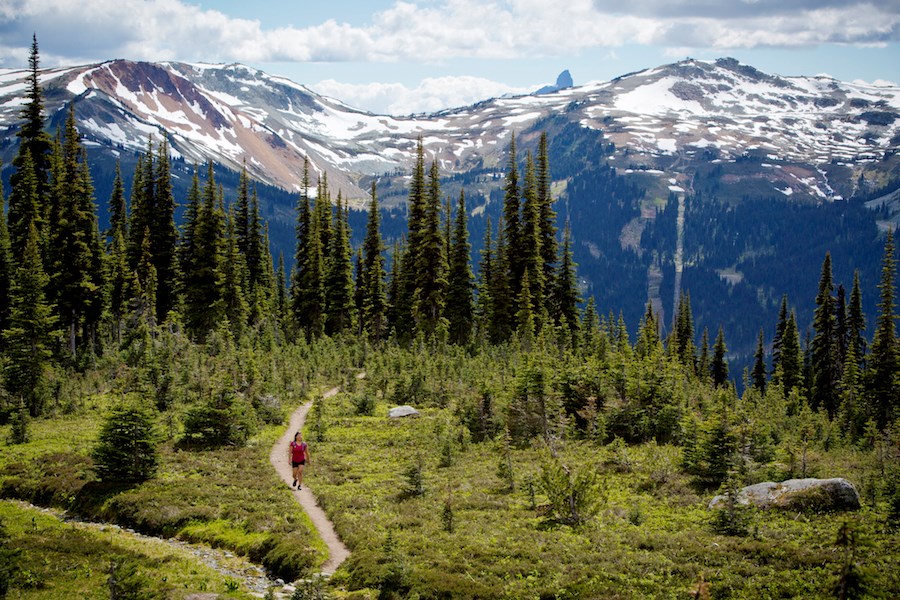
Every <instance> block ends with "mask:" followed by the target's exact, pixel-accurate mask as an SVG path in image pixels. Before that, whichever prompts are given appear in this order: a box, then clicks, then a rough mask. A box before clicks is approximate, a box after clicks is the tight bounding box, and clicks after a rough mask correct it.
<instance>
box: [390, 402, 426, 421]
mask: <svg viewBox="0 0 900 600" xmlns="http://www.w3.org/2000/svg"><path fill="white" fill-rule="evenodd" d="M418 416H419V411H417V410H416V409H414V408H413V407H412V406H409V405H406V404H404V405H403V406H396V407H394V408H392V409H390V410H389V411H388V417H390V418H392V419H397V418H399V417H418Z"/></svg>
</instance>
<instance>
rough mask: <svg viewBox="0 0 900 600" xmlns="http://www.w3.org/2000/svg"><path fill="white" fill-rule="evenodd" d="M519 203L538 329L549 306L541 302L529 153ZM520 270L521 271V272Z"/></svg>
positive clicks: (533, 176) (533, 178) (541, 279)
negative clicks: (520, 202) (520, 201)
mask: <svg viewBox="0 0 900 600" xmlns="http://www.w3.org/2000/svg"><path fill="white" fill-rule="evenodd" d="M523 199H524V201H523V203H522V215H521V216H522V221H521V223H522V230H521V235H522V237H521V240H522V249H521V256H522V263H523V264H524V266H525V269H526V270H527V271H528V277H529V280H528V288H529V291H530V295H531V298H532V302H531V310H532V313H533V315H534V318H535V324H536V327H537V328H538V329H540V327H541V325H542V324H543V321H544V316H545V315H547V316H549V313H550V308H549V307H548V306H546V305H545V303H544V300H545V297H546V293H545V288H546V282H545V281H544V255H543V251H542V248H541V206H540V199H539V197H538V182H537V175H536V173H535V166H534V159H533V158H532V155H531V153H530V152H529V153H528V155H527V157H526V160H525V182H524V186H523ZM523 273H524V271H523Z"/></svg>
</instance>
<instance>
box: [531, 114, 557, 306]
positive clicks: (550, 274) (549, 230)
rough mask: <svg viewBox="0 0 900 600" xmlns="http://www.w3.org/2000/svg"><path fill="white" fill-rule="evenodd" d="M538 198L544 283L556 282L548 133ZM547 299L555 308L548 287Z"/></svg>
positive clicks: (539, 165) (539, 166) (540, 153)
mask: <svg viewBox="0 0 900 600" xmlns="http://www.w3.org/2000/svg"><path fill="white" fill-rule="evenodd" d="M536 168H537V197H538V206H539V207H540V209H539V212H540V238H541V255H542V257H543V261H544V282H545V285H549V282H552V281H555V280H556V279H557V277H556V264H557V262H556V261H557V253H558V244H557V243H556V212H555V211H554V210H553V198H552V196H551V194H550V183H551V179H552V178H551V175H550V150H549V148H548V142H547V132H546V131H544V132H542V133H541V139H540V142H539V143H538V154H537V166H536ZM545 293H546V295H547V297H546V298H545V299H544V305H545V306H548V307H552V306H553V298H552V295H553V293H554V292H553V289H552V288H551V287H548V289H547V290H546V291H545Z"/></svg>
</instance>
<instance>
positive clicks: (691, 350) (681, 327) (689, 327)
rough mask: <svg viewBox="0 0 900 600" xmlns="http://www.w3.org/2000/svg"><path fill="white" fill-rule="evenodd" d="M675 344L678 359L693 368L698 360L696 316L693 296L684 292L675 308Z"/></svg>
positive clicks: (673, 330)
mask: <svg viewBox="0 0 900 600" xmlns="http://www.w3.org/2000/svg"><path fill="white" fill-rule="evenodd" d="M672 333H673V339H672V342H674V344H675V348H674V354H675V356H676V357H677V358H678V361H679V362H680V363H681V364H683V365H684V366H686V367H688V368H689V369H691V370H693V368H694V361H695V360H696V358H697V357H696V356H695V352H696V348H695V346H694V317H693V313H692V311H691V296H690V294H688V293H686V292H682V293H681V296H680V298H679V300H678V307H677V308H676V310H675V327H673V328H672Z"/></svg>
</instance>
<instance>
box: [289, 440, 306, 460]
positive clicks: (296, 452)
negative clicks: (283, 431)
mask: <svg viewBox="0 0 900 600" xmlns="http://www.w3.org/2000/svg"><path fill="white" fill-rule="evenodd" d="M304 460H306V442H300V443H299V444H298V443H297V442H291V461H293V462H302V461H304Z"/></svg>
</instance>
